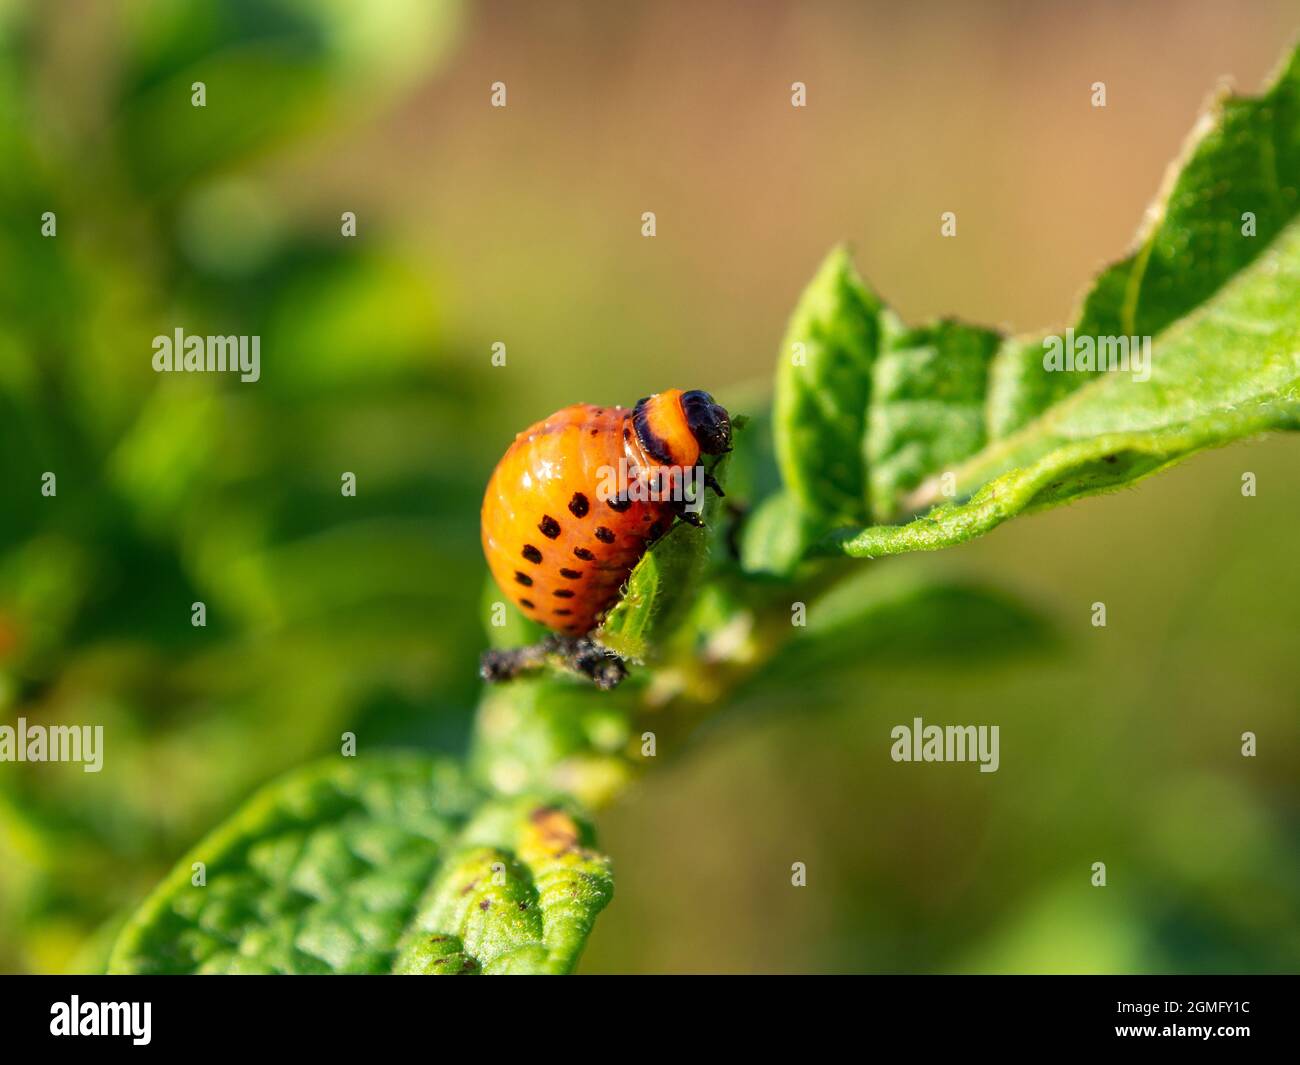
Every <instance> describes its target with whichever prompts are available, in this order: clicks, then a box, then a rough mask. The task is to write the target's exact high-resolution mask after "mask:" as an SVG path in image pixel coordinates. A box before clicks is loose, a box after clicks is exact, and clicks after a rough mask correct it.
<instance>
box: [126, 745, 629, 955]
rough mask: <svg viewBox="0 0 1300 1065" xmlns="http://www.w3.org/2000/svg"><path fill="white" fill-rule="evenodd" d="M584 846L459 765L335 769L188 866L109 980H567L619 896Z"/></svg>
mask: <svg viewBox="0 0 1300 1065" xmlns="http://www.w3.org/2000/svg"><path fill="white" fill-rule="evenodd" d="M589 842H590V840H589V830H588V829H587V828H585V827H584V826H582V825H580V823H579V822H578V820H577V819H576V818H575V816H574V815H573V813H572V812H571V811H569V810H567V809H564V808H561V807H560V806H556V805H553V804H551V803H548V802H546V801H542V800H539V799H538V798H536V797H528V796H519V797H515V798H513V799H510V800H490V799H485V797H484V795H483V793H481V792H480V791H478V790H477V789H475V788H474V787H471V786H470V785H469V784H468V783H467V782H466V780H465V778H464V776H463V774H462V773H461V771H460V770H459V769H458V768H457V767H456V766H455V765H454V764H453V763H449V762H446V761H437V760H432V759H427V758H423V757H417V756H408V755H384V756H375V757H372V758H367V759H360V760H352V759H341V760H333V761H330V762H327V763H322V764H320V765H316V766H312V767H310V768H308V769H305V770H300V771H298V772H296V773H294V774H292V775H290V776H288V777H286V778H284V779H283V780H281V781H278V782H276V783H274V784H272V785H270V786H269V787H267V788H266V789H264V790H263V791H262V792H261V793H259V794H258V795H256V796H255V797H254V798H253V799H252V800H250V801H249V802H248V804H247V805H246V806H245V807H244V808H243V809H242V810H240V811H239V812H238V813H237V814H236V815H235V816H234V817H233V818H232V819H231V820H230V821H228V822H227V823H226V824H225V825H223V826H222V827H220V828H218V829H217V830H216V831H215V832H213V833H212V834H211V835H210V836H209V837H208V838H207V839H205V840H204V841H203V842H201V843H200V844H199V845H198V846H197V847H195V848H194V850H193V851H192V852H191V853H190V854H189V855H187V856H186V857H185V858H184V859H182V860H181V862H180V863H179V864H178V865H177V866H176V868H175V869H174V870H173V871H172V873H171V874H170V875H169V876H168V877H167V878H166V879H165V880H164V881H163V883H162V884H161V885H160V886H159V887H158V888H157V890H156V891H155V892H154V893H153V894H152V895H151V896H150V898H149V899H148V900H146V902H145V903H144V905H143V906H141V908H140V909H139V910H138V911H137V912H136V913H135V914H134V915H133V916H132V918H131V919H130V920H129V921H128V922H127V924H126V926H125V927H124V929H123V931H122V933H121V935H120V937H119V939H118V941H117V943H116V945H115V946H114V949H113V952H112V956H111V959H110V963H109V969H110V971H111V972H116V973H232V972H233V973H250V972H257V973H275V972H278V973H382V972H394V971H395V972H412V973H415V972H420V973H439V972H465V973H475V972H482V973H496V972H547V973H550V972H567V971H568V970H569V969H571V968H572V967H573V965H574V963H575V962H576V960H577V956H578V953H579V952H580V950H581V948H582V945H583V942H584V941H585V938H586V934H587V932H588V931H589V930H590V927H591V923H592V921H593V920H594V919H595V917H596V914H597V913H599V912H600V910H601V909H602V908H603V907H604V906H605V904H606V903H607V902H608V901H609V898H610V896H611V893H612V880H611V877H610V873H609V868H608V863H607V862H606V860H605V859H604V858H602V857H600V856H599V855H597V854H595V853H594V852H592V851H591V850H590V849H588V844H589ZM198 862H201V863H203V867H202V869H203V877H204V883H203V884H202V885H201V886H198V885H196V884H195V883H194V879H195V877H196V872H195V869H196V866H195V864H194V863H198Z"/></svg>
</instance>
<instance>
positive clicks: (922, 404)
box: [867, 314, 1001, 520]
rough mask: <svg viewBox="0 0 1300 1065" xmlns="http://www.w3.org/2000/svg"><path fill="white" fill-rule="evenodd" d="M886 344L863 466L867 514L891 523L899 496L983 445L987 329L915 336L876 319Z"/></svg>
mask: <svg viewBox="0 0 1300 1065" xmlns="http://www.w3.org/2000/svg"><path fill="white" fill-rule="evenodd" d="M881 317H882V320H883V321H884V323H885V325H886V330H887V338H886V340H885V343H884V345H883V350H882V351H881V353H880V356H879V358H878V359H877V360H876V364H875V367H874V372H873V375H872V402H871V409H870V413H869V415H868V428H867V460H868V469H869V471H870V472H869V488H870V497H871V513H872V515H873V516H874V517H875V518H876V519H877V520H885V519H888V518H891V517H893V515H894V513H895V511H896V510H897V509H898V505H899V503H900V501H901V499H902V497H903V494H904V493H905V492H907V491H909V490H911V489H913V488H915V487H917V485H919V484H920V483H921V482H922V481H923V480H924V479H925V477H926V476H927V475H928V474H930V473H931V472H933V471H935V470H945V469H951V468H952V467H954V466H955V465H956V464H957V463H959V462H961V461H962V460H963V459H967V458H969V457H970V456H971V455H973V454H975V452H977V451H978V450H979V449H980V448H981V447H983V446H984V443H985V437H986V433H985V425H984V395H985V391H986V389H987V385H988V372H989V364H990V362H991V361H992V359H993V356H994V354H996V352H997V351H998V348H999V347H1000V345H1001V337H1000V336H999V335H998V334H997V333H996V332H994V331H993V330H991V329H980V328H978V327H975V326H969V325H964V324H962V323H961V322H956V321H942V322H939V323H937V324H934V325H928V326H922V327H920V328H917V329H906V328H903V327H902V326H901V325H899V324H897V323H896V322H895V320H894V317H893V315H890V314H884V315H882V316H881Z"/></svg>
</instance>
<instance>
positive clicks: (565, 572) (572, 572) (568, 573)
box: [560, 569, 582, 581]
mask: <svg viewBox="0 0 1300 1065" xmlns="http://www.w3.org/2000/svg"><path fill="white" fill-rule="evenodd" d="M560 576H561V577H563V578H565V579H566V580H570V581H580V580H582V571H581V570H576V569H561V570H560Z"/></svg>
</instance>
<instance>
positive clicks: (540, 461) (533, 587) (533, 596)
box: [482, 389, 730, 637]
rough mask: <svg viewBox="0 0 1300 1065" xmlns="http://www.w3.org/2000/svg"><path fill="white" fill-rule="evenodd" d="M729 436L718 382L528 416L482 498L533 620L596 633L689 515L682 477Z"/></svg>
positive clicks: (491, 550) (492, 547) (490, 543)
mask: <svg viewBox="0 0 1300 1065" xmlns="http://www.w3.org/2000/svg"><path fill="white" fill-rule="evenodd" d="M702 445H704V446H703V447H702ZM729 447H730V423H729V421H728V419H727V415H726V412H725V411H724V410H722V408H721V407H718V406H717V405H716V404H714V403H713V401H712V399H711V398H710V397H709V396H708V395H707V393H703V392H685V393H684V392H682V391H680V390H679V389H673V390H671V391H668V392H661V393H659V394H658V395H655V396H651V397H649V398H648V399H644V400H642V401H641V402H640V403H638V404H637V405H636V406H635V407H634V408H628V407H598V406H593V405H591V404H587V403H578V404H574V405H573V406H571V407H565V408H564V409H563V410H560V411H557V412H556V413H555V414H552V415H551V416H550V417H549V418H546V419H544V420H542V421H540V422H538V423H536V424H535V425H532V426H529V427H528V428H527V429H525V430H524V431H523V432H522V433H520V434H519V435H518V436H516V437H515V440H514V443H512V444H511V445H510V447H509V449H508V450H507V451H506V453H505V455H504V456H503V457H502V459H501V461H500V462H499V463H497V466H496V469H495V470H494V471H493V473H492V477H491V479H490V480H489V482H488V486H487V493H486V495H485V496H484V497H483V511H482V535H483V553H484V554H485V555H486V556H487V562H488V567H489V568H490V569H491V571H492V576H493V577H494V578H495V579H496V582H497V584H498V585H499V586H500V588H501V590H502V592H504V593H505V594H506V595H507V596H508V597H509V598H510V599H511V600H512V601H513V602H514V603H515V604H516V605H517V606H518V607H519V609H520V610H522V611H523V613H524V614H525V615H526V616H528V617H529V618H532V619H533V620H534V621H538V622H540V623H541V624H543V625H545V626H547V627H548V628H550V629H552V630H554V631H555V632H557V633H561V634H563V635H566V636H571V637H577V636H581V635H583V634H585V633H587V632H590V631H591V630H592V629H593V628H595V627H596V625H597V624H599V622H600V619H601V617H602V615H603V614H604V613H605V611H606V610H608V609H609V607H610V606H611V605H612V604H613V603H614V602H615V601H616V600H617V599H618V596H619V591H620V589H621V588H622V585H623V582H624V581H626V580H627V577H628V574H630V573H631V572H632V568H633V567H634V566H635V565H636V564H637V562H638V560H640V558H641V556H642V555H643V554H644V553H645V550H646V548H647V547H648V546H649V545H650V544H651V543H653V542H654V540H655V539H657V538H658V537H659V536H661V535H662V534H663V533H664V532H666V531H667V530H668V529H669V527H670V526H671V525H672V523H673V520H674V518H675V517H677V516H678V515H682V514H683V501H682V499H681V495H682V492H681V486H682V485H683V484H685V483H688V482H689V480H690V478H691V476H692V475H693V474H695V473H696V472H697V471H698V472H700V473H702V468H701V467H699V461H700V455H701V451H702V450H707V449H710V448H711V449H714V450H713V451H711V452H710V453H716V452H718V451H724V450H727V449H729ZM673 478H677V481H676V483H674V480H673ZM651 488H653V490H651Z"/></svg>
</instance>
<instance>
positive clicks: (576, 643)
mask: <svg viewBox="0 0 1300 1065" xmlns="http://www.w3.org/2000/svg"><path fill="white" fill-rule="evenodd" d="M548 660H553V661H554V663H555V664H556V665H557V666H560V667H562V668H564V669H567V670H569V671H570V672H572V673H580V674H581V675H582V676H584V677H586V678H587V679H588V680H590V681H591V682H592V683H593V684H594V685H596V687H597V688H600V689H601V690H602V691H608V690H609V689H610V688H616V687H618V685H619V683H620V682H621V681H622V680H623V678H624V677H625V676H627V666H626V665H624V663H623V660H622V659H621V658H619V657H618V655H616V654H614V652H613V651H610V650H608V649H607V648H604V647H601V646H600V644H598V643H597V642H596V641H595V640H593V639H592V638H591V637H589V636H577V637H575V636H547V637H546V638H545V639H542V640H539V641H538V642H537V643H534V644H529V645H528V646H527V647H511V648H509V649H506V650H494V651H484V652H483V654H482V656H481V657H480V658H479V667H478V672H479V676H480V677H482V678H483V679H484V680H486V681H488V682H489V683H492V684H500V683H502V682H503V681H508V680H514V679H515V678H516V677H518V676H520V675H521V674H524V673H533V672H535V671H537V670H539V669H541V668H542V666H544V665H545V664H546V663H547V661H548Z"/></svg>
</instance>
